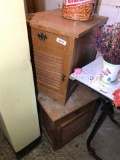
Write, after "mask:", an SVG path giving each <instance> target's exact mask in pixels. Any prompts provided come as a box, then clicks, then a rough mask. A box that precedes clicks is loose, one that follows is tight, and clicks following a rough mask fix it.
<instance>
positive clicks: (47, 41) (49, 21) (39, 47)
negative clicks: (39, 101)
mask: <svg viewBox="0 0 120 160" xmlns="http://www.w3.org/2000/svg"><path fill="white" fill-rule="evenodd" d="M61 15H62V13H61V10H51V11H45V12H37V13H34V14H31V15H29V16H28V20H27V22H28V26H29V39H30V41H32V42H31V46H32V49H33V56H32V62H33V66H34V67H35V79H36V82H37V90H38V91H41V92H44V93H45V94H47V95H48V96H50V97H52V98H54V99H56V100H57V101H59V102H60V103H61V104H65V103H66V101H67V99H68V98H69V96H70V95H71V93H72V92H73V90H74V89H75V88H76V84H75V83H72V82H71V80H70V79H69V75H70V74H71V73H72V72H73V71H74V69H75V68H78V67H83V66H84V65H86V64H88V63H90V62H91V61H92V60H94V59H95V55H96V52H95V51H94V49H93V47H90V44H91V43H92V40H91V38H90V35H91V34H92V31H93V30H94V29H95V28H99V27H100V26H101V25H103V24H104V23H105V22H106V21H107V19H108V18H107V17H102V16H99V15H95V16H94V18H93V20H92V21H87V22H79V21H72V20H68V19H64V18H63V17H62V16H61Z"/></svg>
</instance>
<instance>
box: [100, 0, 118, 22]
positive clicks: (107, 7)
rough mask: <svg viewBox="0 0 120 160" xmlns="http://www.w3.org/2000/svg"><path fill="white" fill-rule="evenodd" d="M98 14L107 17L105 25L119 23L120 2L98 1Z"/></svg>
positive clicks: (113, 0)
mask: <svg viewBox="0 0 120 160" xmlns="http://www.w3.org/2000/svg"><path fill="white" fill-rule="evenodd" d="M98 14H100V15H103V16H107V17H109V20H108V22H107V24H112V23H115V22H120V0H99V3H98Z"/></svg>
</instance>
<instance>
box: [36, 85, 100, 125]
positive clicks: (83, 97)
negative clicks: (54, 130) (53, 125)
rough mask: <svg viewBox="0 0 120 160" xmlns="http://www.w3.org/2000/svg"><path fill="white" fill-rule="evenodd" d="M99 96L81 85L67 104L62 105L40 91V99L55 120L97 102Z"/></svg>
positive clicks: (43, 106) (42, 105)
mask: <svg viewBox="0 0 120 160" xmlns="http://www.w3.org/2000/svg"><path fill="white" fill-rule="evenodd" d="M98 98H99V96H98V95H97V94H95V93H93V92H91V91H90V90H89V89H87V88H86V87H83V86H82V85H79V86H78V87H77V89H76V90H75V91H74V93H73V94H72V95H71V97H70V98H69V100H68V101H67V103H66V104H65V105H61V104H60V103H59V102H57V101H56V100H54V99H52V98H50V97H48V96H47V95H45V94H44V93H42V92H39V96H38V101H39V102H40V104H41V107H42V108H43V109H44V110H45V112H46V113H47V114H48V115H49V117H50V118H51V120H52V121H54V122H55V121H58V120H60V119H61V118H63V117H65V116H67V115H69V114H70V113H72V112H74V111H76V110H78V109H81V108H83V109H84V107H87V105H89V104H90V103H91V102H95V101H96V100H97V99H98Z"/></svg>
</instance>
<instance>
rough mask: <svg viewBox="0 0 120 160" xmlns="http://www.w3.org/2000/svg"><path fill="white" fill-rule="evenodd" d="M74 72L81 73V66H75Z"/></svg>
mask: <svg viewBox="0 0 120 160" xmlns="http://www.w3.org/2000/svg"><path fill="white" fill-rule="evenodd" d="M74 73H75V74H81V73H82V68H75V69H74Z"/></svg>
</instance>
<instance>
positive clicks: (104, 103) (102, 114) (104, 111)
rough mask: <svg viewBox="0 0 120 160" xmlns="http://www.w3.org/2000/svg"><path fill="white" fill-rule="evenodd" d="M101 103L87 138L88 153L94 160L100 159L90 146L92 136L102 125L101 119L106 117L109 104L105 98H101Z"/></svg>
mask: <svg viewBox="0 0 120 160" xmlns="http://www.w3.org/2000/svg"><path fill="white" fill-rule="evenodd" d="M102 104H103V106H104V107H103V108H102V112H101V114H100V116H99V118H98V120H97V122H96V124H95V126H94V128H93V130H92V132H91V133H90V135H89V137H88V140H87V148H88V151H89V153H90V154H91V155H92V156H93V157H94V158H95V159H96V160H101V158H99V157H98V156H97V155H96V153H95V151H94V149H93V148H92V147H91V141H92V139H93V138H94V136H95V134H96V133H97V131H98V129H99V128H100V126H101V125H102V123H103V121H104V120H105V119H106V117H107V116H108V114H109V104H108V102H107V101H106V100H105V99H102Z"/></svg>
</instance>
